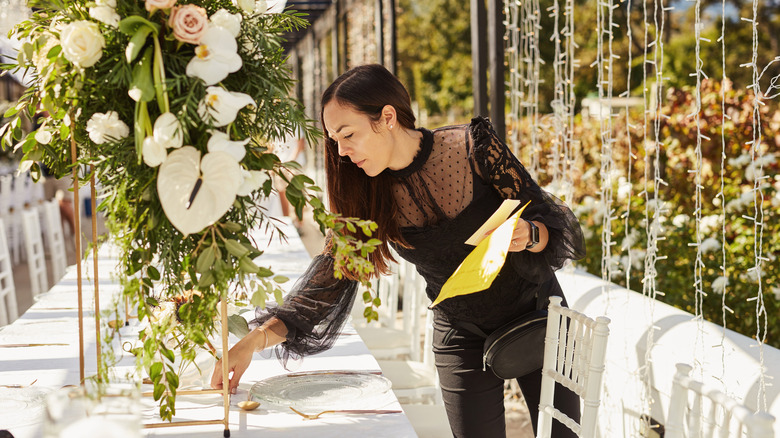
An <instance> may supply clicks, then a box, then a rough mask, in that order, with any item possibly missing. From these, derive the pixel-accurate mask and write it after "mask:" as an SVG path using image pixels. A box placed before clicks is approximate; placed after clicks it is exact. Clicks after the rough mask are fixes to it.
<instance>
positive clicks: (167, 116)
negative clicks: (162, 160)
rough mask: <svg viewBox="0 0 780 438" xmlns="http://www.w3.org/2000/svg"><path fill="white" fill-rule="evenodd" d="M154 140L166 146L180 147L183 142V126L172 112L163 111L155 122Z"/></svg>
mask: <svg viewBox="0 0 780 438" xmlns="http://www.w3.org/2000/svg"><path fill="white" fill-rule="evenodd" d="M153 132H154V134H153V135H154V140H155V141H156V142H158V143H160V144H162V145H164V146H165V147H166V148H175V149H178V148H180V147H181V145H182V143H183V139H182V127H181V123H179V119H177V118H176V116H175V115H173V114H172V113H162V114H160V116H159V117H157V120H155V122H154V131H153Z"/></svg>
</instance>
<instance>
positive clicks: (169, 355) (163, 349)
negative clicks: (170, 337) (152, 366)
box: [160, 345, 176, 362]
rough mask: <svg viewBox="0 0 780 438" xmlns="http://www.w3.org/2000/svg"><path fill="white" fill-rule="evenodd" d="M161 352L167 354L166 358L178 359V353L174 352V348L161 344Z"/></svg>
mask: <svg viewBox="0 0 780 438" xmlns="http://www.w3.org/2000/svg"><path fill="white" fill-rule="evenodd" d="M160 353H161V354H162V355H163V356H165V358H166V359H168V360H169V361H171V362H173V361H175V360H176V355H175V354H173V350H171V349H169V348H167V347H166V346H164V345H160Z"/></svg>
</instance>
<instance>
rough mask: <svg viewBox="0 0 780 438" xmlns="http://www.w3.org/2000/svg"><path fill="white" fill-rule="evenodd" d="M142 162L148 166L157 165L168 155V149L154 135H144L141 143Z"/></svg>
mask: <svg viewBox="0 0 780 438" xmlns="http://www.w3.org/2000/svg"><path fill="white" fill-rule="evenodd" d="M142 153H143V157H144V163H146V165H147V166H149V167H157V166H159V165H160V164H162V163H163V162H164V161H165V159H166V158H167V157H168V149H167V148H166V147H165V145H164V144H162V143H160V142H158V141H157V140H155V138H154V137H146V138H145V139H144V144H143V152H142Z"/></svg>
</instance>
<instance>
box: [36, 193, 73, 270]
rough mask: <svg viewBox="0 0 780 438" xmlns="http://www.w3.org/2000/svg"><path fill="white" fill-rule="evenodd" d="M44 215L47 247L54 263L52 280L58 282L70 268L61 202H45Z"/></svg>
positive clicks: (52, 263)
mask: <svg viewBox="0 0 780 438" xmlns="http://www.w3.org/2000/svg"><path fill="white" fill-rule="evenodd" d="M42 208H43V217H44V221H45V224H46V227H45V230H44V234H45V235H46V247H47V248H48V249H49V255H50V256H51V265H52V281H53V282H54V283H56V282H58V281H59V280H60V279H61V278H62V277H63V276H64V275H65V270H66V269H67V268H68V258H67V255H66V253H65V237H64V236H63V234H62V218H61V217H60V206H59V203H58V202H57V201H56V200H54V199H52V200H49V201H46V202H44V203H43V207H42Z"/></svg>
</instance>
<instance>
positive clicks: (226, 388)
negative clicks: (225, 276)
mask: <svg viewBox="0 0 780 438" xmlns="http://www.w3.org/2000/svg"><path fill="white" fill-rule="evenodd" d="M220 306H221V313H222V318H221V319H222V398H223V399H224V402H223V403H224V405H225V418H224V424H225V430H224V431H223V433H222V436H223V437H224V438H228V437H229V436H230V421H229V420H230V380H229V378H228V373H229V371H230V370H229V366H230V364H229V363H228V323H227V318H228V317H227V312H228V306H227V290H225V291H224V292H222V302H221V303H220Z"/></svg>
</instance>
